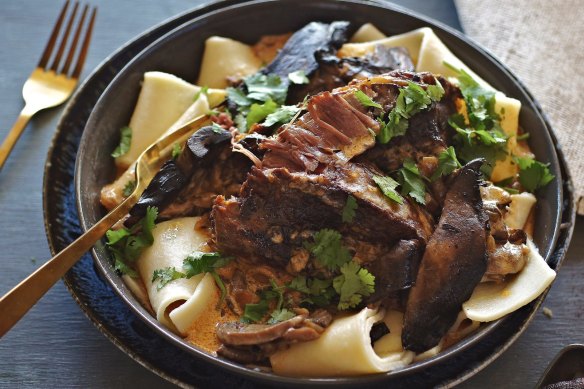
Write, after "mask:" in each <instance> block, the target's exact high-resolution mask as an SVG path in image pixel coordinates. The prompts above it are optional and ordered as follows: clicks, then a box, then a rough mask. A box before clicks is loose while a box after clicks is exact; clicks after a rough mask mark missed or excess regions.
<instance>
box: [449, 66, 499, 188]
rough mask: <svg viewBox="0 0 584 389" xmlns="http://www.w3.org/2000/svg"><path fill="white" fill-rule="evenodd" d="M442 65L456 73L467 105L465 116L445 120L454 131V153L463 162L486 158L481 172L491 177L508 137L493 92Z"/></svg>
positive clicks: (463, 74) (463, 73) (461, 73)
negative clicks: (496, 107) (502, 125)
mask: <svg viewBox="0 0 584 389" xmlns="http://www.w3.org/2000/svg"><path fill="white" fill-rule="evenodd" d="M445 64H446V66H448V67H450V68H451V69H452V70H453V71H455V72H456V73H457V78H458V82H459V86H460V91H461V92H462V96H463V97H464V102H465V106H466V114H467V115H466V117H465V116H463V115H462V114H459V113H458V114H454V115H452V116H451V117H450V118H449V120H448V123H449V124H450V126H451V127H452V128H454V129H455V130H456V132H457V134H456V135H455V136H454V144H455V147H456V151H457V153H458V156H459V157H460V159H461V160H462V161H464V162H469V161H471V160H473V159H475V158H483V159H485V160H486V162H487V163H485V164H483V166H482V168H481V170H482V172H483V173H484V174H485V175H486V176H487V177H490V175H491V173H492V171H493V167H494V166H495V163H496V161H499V160H504V159H505V158H506V157H507V155H508V151H507V139H508V137H507V136H506V135H505V133H504V132H503V129H502V128H501V115H500V112H497V111H496V109H495V104H496V99H495V92H494V91H492V90H489V89H486V88H484V87H482V86H481V85H480V84H479V83H478V82H477V81H476V80H474V79H473V78H472V76H471V75H470V74H468V73H467V72H466V71H465V70H464V69H456V68H454V67H453V66H452V65H449V64H448V63H445Z"/></svg>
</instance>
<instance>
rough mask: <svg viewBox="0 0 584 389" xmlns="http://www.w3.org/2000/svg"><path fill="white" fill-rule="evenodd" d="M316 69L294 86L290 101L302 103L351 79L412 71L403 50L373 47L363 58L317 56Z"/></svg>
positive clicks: (322, 54)
mask: <svg viewBox="0 0 584 389" xmlns="http://www.w3.org/2000/svg"><path fill="white" fill-rule="evenodd" d="M316 61H317V62H318V64H319V67H318V70H317V71H316V72H315V73H314V74H313V75H312V76H311V77H310V82H309V83H308V84H306V85H293V86H291V88H290V90H289V93H288V100H289V101H293V102H296V101H302V100H303V99H304V97H305V96H312V95H315V94H317V93H319V92H324V91H330V90H333V89H334V88H338V87H341V86H345V85H347V84H348V83H350V82H351V81H352V80H354V79H363V78H367V77H371V76H374V75H378V74H383V73H388V72H390V71H392V70H405V71H414V65H413V63H412V59H411V57H410V55H409V53H408V51H407V50H406V49H404V48H403V47H385V46H382V45H377V46H375V50H374V51H373V52H372V53H370V54H367V55H365V56H364V57H346V58H339V57H337V56H336V55H333V54H330V53H322V52H319V53H317V56H316Z"/></svg>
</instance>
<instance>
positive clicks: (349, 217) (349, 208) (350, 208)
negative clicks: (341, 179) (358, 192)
mask: <svg viewBox="0 0 584 389" xmlns="http://www.w3.org/2000/svg"><path fill="white" fill-rule="evenodd" d="M357 208H359V205H358V204H357V200H356V199H355V198H354V197H353V196H351V195H349V196H347V202H346V203H345V206H344V207H343V216H342V217H343V223H353V219H354V218H355V211H356V210H357Z"/></svg>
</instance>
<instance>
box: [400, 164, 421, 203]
mask: <svg viewBox="0 0 584 389" xmlns="http://www.w3.org/2000/svg"><path fill="white" fill-rule="evenodd" d="M398 174H399V178H400V180H399V181H400V185H401V193H402V195H404V196H405V195H409V196H410V197H411V198H413V199H414V200H416V201H417V202H418V203H420V204H422V205H425V204H426V199H425V197H426V184H425V182H424V179H425V177H424V176H422V175H421V174H420V171H419V170H418V167H417V166H416V164H415V163H414V161H413V160H411V159H410V158H407V159H406V160H405V161H404V163H403V167H402V168H401V169H399V170H398Z"/></svg>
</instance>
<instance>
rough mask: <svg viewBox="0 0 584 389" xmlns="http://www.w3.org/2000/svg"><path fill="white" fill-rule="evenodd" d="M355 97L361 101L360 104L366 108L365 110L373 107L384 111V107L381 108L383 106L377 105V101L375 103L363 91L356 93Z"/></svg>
mask: <svg viewBox="0 0 584 389" xmlns="http://www.w3.org/2000/svg"><path fill="white" fill-rule="evenodd" d="M355 97H356V98H357V100H359V103H361V105H362V106H364V107H365V108H369V107H373V108H379V109H383V107H382V106H381V104H379V103H376V102H375V101H373V100H372V99H371V97H369V96H367V95H366V94H365V92H363V91H362V90H358V91H356V92H355Z"/></svg>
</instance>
